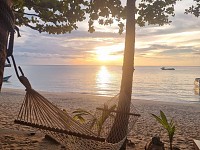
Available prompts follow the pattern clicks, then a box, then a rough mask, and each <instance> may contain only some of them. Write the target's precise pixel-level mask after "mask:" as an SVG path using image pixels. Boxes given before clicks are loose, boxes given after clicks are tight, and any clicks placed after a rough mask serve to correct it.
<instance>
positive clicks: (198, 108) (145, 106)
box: [0, 89, 200, 150]
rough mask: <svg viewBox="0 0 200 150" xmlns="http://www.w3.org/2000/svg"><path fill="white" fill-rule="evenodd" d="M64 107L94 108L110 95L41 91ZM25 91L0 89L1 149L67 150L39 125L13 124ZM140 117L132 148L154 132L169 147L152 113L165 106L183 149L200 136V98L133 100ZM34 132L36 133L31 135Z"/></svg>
mask: <svg viewBox="0 0 200 150" xmlns="http://www.w3.org/2000/svg"><path fill="white" fill-rule="evenodd" d="M40 93H41V94H42V95H43V96H45V97H46V98H47V99H49V100H50V101H51V102H53V103H54V104H55V105H57V106H58V107H60V108H61V109H66V110H67V111H68V112H72V111H73V110H75V109H77V108H80V107H81V108H83V109H87V110H95V108H96V107H98V106H100V105H101V104H103V103H104V102H106V101H107V100H108V99H109V97H102V96H94V95H87V94H80V93H48V92H40ZM24 94H25V92H24V91H22V90H15V89H2V93H0V149H5V150H9V149H25V150H27V149H33V150H44V149H47V150H57V149H58V150H62V149H63V150H64V149H65V148H64V147H63V146H61V145H60V144H57V143H55V142H52V141H50V140H47V139H45V138H44V134H42V133H41V132H39V131H38V130H36V129H33V128H30V127H25V126H20V125H17V124H14V119H15V118H16V117H17V114H18V112H19V109H20V106H21V104H22V101H23V98H24ZM133 104H134V106H135V107H136V108H137V110H138V112H139V113H140V114H141V117H140V118H139V119H138V121H137V123H136V124H135V126H134V128H133V130H132V132H131V133H130V135H129V136H128V139H130V140H131V141H132V142H134V143H135V148H130V147H127V149H132V150H144V147H145V144H146V143H147V142H149V141H150V140H151V138H152V137H153V136H154V135H159V136H160V137H161V140H162V141H163V142H164V143H165V147H166V148H168V147H169V143H168V136H167V133H166V131H165V130H164V129H163V128H162V127H161V126H160V124H158V123H157V122H156V121H155V119H154V118H152V116H151V115H150V114H151V113H154V114H159V111H160V110H162V111H163V112H165V114H166V115H167V116H168V117H169V118H173V119H174V121H175V124H176V132H175V136H174V143H173V144H174V145H175V146H177V147H179V148H180V149H181V150H193V149H194V147H193V141H192V140H193V139H199V140H200V102H196V103H169V102H158V101H147V100H133ZM31 133H36V134H33V135H31Z"/></svg>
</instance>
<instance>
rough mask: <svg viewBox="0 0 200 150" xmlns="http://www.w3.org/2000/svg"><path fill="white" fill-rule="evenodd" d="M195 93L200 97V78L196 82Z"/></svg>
mask: <svg viewBox="0 0 200 150" xmlns="http://www.w3.org/2000/svg"><path fill="white" fill-rule="evenodd" d="M194 93H195V95H199V96H200V78H196V79H195V80H194Z"/></svg>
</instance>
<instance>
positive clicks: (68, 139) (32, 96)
mask: <svg viewBox="0 0 200 150" xmlns="http://www.w3.org/2000/svg"><path fill="white" fill-rule="evenodd" d="M26 91H27V92H26V95H25V98H24V101H23V103H22V106H21V108H20V111H19V114H18V117H17V119H16V120H15V123H17V124H21V125H26V126H31V127H34V128H37V129H39V130H40V131H41V132H43V133H44V134H47V135H49V136H50V137H52V138H54V139H56V141H58V142H60V143H61V144H62V145H64V146H65V147H66V148H67V149H70V150H80V149H82V150H94V149H95V150H102V149H105V150H118V149H120V147H121V146H122V144H123V143H124V141H125V140H126V137H124V138H123V139H121V140H120V141H119V142H117V143H109V142H107V140H106V139H107V137H108V135H109V132H110V130H111V128H112V125H113V123H114V119H115V116H116V114H117V113H122V112H117V111H116V110H117V107H115V109H114V110H109V109H107V108H111V107H112V106H117V102H118V101H117V100H118V96H115V97H114V98H112V99H111V100H109V101H108V102H107V103H106V104H103V105H102V107H99V108H97V110H96V112H95V113H94V116H95V118H97V119H102V118H101V117H102V116H103V113H104V114H105V113H108V114H109V117H107V118H106V119H104V120H105V121H104V123H103V124H102V126H101V132H99V124H93V122H92V121H91V118H90V117H88V118H87V120H86V122H85V123H80V122H78V121H77V120H75V119H74V118H73V117H72V116H71V115H70V114H68V113H66V112H65V111H63V110H61V109H59V108H58V107H56V106H55V105H54V104H52V103H51V102H50V101H48V100H47V99H46V98H45V97H43V96H42V95H40V94H39V93H38V92H36V91H35V90H33V89H31V88H30V87H29V88H27V89H26ZM105 106H106V108H105ZM124 115H126V116H127V115H128V116H129V124H128V133H129V132H130V131H131V129H132V127H133V125H134V124H135V122H136V121H137V119H138V117H139V114H137V111H136V110H135V108H134V107H133V106H132V107H131V113H128V114H127V113H124ZM94 116H93V117H94ZM92 124H93V125H92ZM118 134H120V129H119V132H117V133H116V136H118Z"/></svg>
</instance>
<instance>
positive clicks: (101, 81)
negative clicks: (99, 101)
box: [96, 66, 111, 94]
mask: <svg viewBox="0 0 200 150" xmlns="http://www.w3.org/2000/svg"><path fill="white" fill-rule="evenodd" d="M110 82H111V74H110V72H109V71H108V69H107V67H106V66H101V68H100V69H99V71H98V73H97V76H96V86H97V88H98V89H99V90H98V91H99V94H105V93H103V92H104V91H105V90H106V89H109V84H110Z"/></svg>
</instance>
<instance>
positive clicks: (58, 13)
mask: <svg viewBox="0 0 200 150" xmlns="http://www.w3.org/2000/svg"><path fill="white" fill-rule="evenodd" d="M176 1H177V0H166V1H160V0H141V1H139V2H137V3H138V5H137V8H136V9H134V8H133V11H134V10H135V14H136V23H137V24H138V25H139V26H145V25H151V24H153V25H155V24H158V25H164V24H169V23H170V22H171V21H170V20H169V17H170V16H174V5H175V3H176ZM197 1H198V0H197ZM13 3H14V4H13V10H14V12H15V16H16V25H18V26H22V25H23V26H27V27H30V28H31V29H34V30H37V31H39V32H47V33H49V34H63V33H67V32H69V33H70V32H71V31H72V30H76V29H78V25H77V23H78V22H82V21H84V20H87V21H88V27H89V28H88V31H89V32H91V33H92V32H94V31H95V26H94V23H95V22H98V23H99V24H100V25H111V24H113V23H114V22H117V23H118V26H119V33H122V32H123V30H124V23H123V20H125V19H126V6H123V5H122V2H121V0H90V1H88V0H13Z"/></svg>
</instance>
